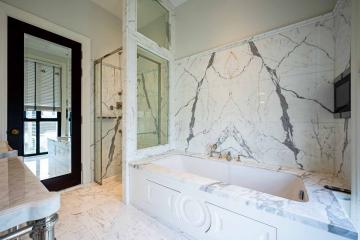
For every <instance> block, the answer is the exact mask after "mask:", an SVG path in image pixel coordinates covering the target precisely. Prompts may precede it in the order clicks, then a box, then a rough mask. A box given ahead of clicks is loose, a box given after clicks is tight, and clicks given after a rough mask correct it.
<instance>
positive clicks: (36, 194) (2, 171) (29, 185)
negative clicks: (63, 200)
mask: <svg viewBox="0 0 360 240" xmlns="http://www.w3.org/2000/svg"><path fill="white" fill-rule="evenodd" d="M59 208H60V195H59V194H58V193H54V192H49V191H48V190H47V189H46V188H45V187H44V185H42V183H41V182H40V181H39V179H38V178H37V177H36V176H35V175H33V173H32V172H31V171H30V170H29V169H28V168H27V167H26V166H25V165H24V163H23V162H22V160H21V159H20V158H18V157H13V158H3V159H0V232H2V231H5V230H7V229H9V228H12V227H14V226H17V225H20V224H23V223H25V222H27V221H34V220H38V219H42V218H45V217H48V216H50V215H52V214H54V213H56V212H57V211H58V210H59Z"/></svg>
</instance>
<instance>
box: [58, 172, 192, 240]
mask: <svg viewBox="0 0 360 240" xmlns="http://www.w3.org/2000/svg"><path fill="white" fill-rule="evenodd" d="M61 197H62V198H61V205H62V206H61V209H60V212H59V222H58V223H57V225H56V238H57V240H93V239H106V240H112V239H121V240H185V239H186V238H184V237H183V236H181V235H180V234H178V233H176V232H174V231H172V230H170V229H169V228H167V227H165V226H164V225H162V224H160V223H159V222H157V221H156V220H155V219H153V218H151V217H148V216H147V215H145V214H144V213H142V212H140V211H138V210H137V209H135V208H134V207H132V206H127V205H124V204H123V203H122V202H121V184H120V181H119V180H118V179H117V178H116V177H113V178H109V179H106V180H105V181H104V184H103V185H102V186H100V185H97V184H95V183H94V184H89V185H86V186H84V187H81V188H78V189H75V190H71V191H67V192H63V193H62V194H61Z"/></svg>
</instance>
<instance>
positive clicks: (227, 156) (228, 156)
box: [226, 151, 233, 162]
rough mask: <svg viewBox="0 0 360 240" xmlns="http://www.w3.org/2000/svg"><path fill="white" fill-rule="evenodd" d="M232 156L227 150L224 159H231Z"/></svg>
mask: <svg viewBox="0 0 360 240" xmlns="http://www.w3.org/2000/svg"><path fill="white" fill-rule="evenodd" d="M232 159H233V158H232V156H231V152H230V151H229V152H227V154H226V160H227V161H229V162H230V161H231V160H232Z"/></svg>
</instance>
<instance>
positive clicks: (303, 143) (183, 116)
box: [173, 0, 350, 187]
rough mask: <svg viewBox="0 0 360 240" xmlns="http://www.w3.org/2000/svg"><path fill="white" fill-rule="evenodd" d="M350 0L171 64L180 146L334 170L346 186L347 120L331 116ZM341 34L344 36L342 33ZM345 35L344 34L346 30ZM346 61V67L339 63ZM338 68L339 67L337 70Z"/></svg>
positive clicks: (345, 36) (308, 167)
mask: <svg viewBox="0 0 360 240" xmlns="http://www.w3.org/2000/svg"><path fill="white" fill-rule="evenodd" d="M349 4H350V3H349V1H348V0H344V1H339V3H338V6H337V8H336V11H334V13H333V14H330V15H329V14H328V15H325V16H323V17H320V18H317V19H316V20H314V21H308V22H306V23H304V24H301V25H294V27H291V26H290V27H287V28H284V30H279V31H277V32H275V33H274V34H264V35H263V36H261V35H260V36H254V37H252V38H249V39H246V40H243V41H241V42H239V43H237V44H232V45H231V46H229V47H225V48H222V49H219V50H215V51H213V52H210V53H200V54H196V55H193V56H190V57H186V58H183V59H179V60H177V61H176V69H175V72H176V78H175V81H174V83H173V85H174V89H176V91H175V93H174V95H175V96H174V98H173V106H174V109H175V110H174V111H173V112H174V113H175V114H174V116H173V117H174V118H175V133H174V139H175V142H176V146H177V149H181V150H185V151H188V152H196V153H207V152H209V145H211V144H214V143H216V144H217V145H218V149H217V151H220V152H221V153H223V154H224V153H227V152H229V151H230V152H231V153H232V155H233V156H239V157H240V158H242V159H246V160H251V161H254V162H259V163H267V164H277V165H283V166H289V167H297V168H299V169H303V170H307V171H316V172H321V173H329V174H334V175H337V176H339V177H341V178H343V179H345V180H346V183H347V187H349V184H350V179H349V175H350V171H349V163H350V156H349V154H348V152H349V146H350V145H349V142H350V139H349V135H348V125H349V122H350V121H349V120H344V119H334V116H333V111H334V110H333V109H334V106H333V99H334V96H333V83H334V79H335V75H334V71H335V69H341V70H338V71H341V72H342V71H345V67H346V66H347V65H348V62H349V57H350V56H349V54H348V52H349V49H350V46H349V45H347V46H345V47H343V48H341V49H343V50H344V48H346V51H344V52H345V53H343V55H345V56H343V55H341V54H342V53H341V51H340V50H339V48H340V46H338V45H339V44H341V43H343V42H346V43H347V42H349V36H350V35H349V32H348V31H349V27H348V26H349V25H348V24H350V16H349V9H348V8H349ZM340 32H341V33H340ZM345 33H346V34H345ZM344 63H345V64H344ZM336 65H342V67H340V66H339V67H336Z"/></svg>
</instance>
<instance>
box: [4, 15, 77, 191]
mask: <svg viewBox="0 0 360 240" xmlns="http://www.w3.org/2000/svg"><path fill="white" fill-rule="evenodd" d="M7 135H8V136H7V137H8V142H9V144H10V145H11V146H12V147H13V148H15V149H17V150H18V152H19V155H20V156H24V163H25V164H26V165H27V166H28V167H29V169H30V170H31V171H32V172H33V173H34V174H35V175H36V176H37V177H39V179H40V180H41V181H42V183H43V184H44V185H45V186H46V187H47V188H48V189H49V190H52V191H58V190H62V189H65V188H68V187H72V186H75V185H78V184H80V183H81V148H80V146H81V44H80V43H78V42H75V41H72V40H70V39H67V38H65V37H62V36H60V35H57V34H54V33H51V32H49V31H46V30H43V29H40V28H38V27H35V26H33V25H30V24H27V23H24V22H21V21H19V20H16V19H14V18H10V17H9V18H8V132H7ZM73 146H77V147H73Z"/></svg>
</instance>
